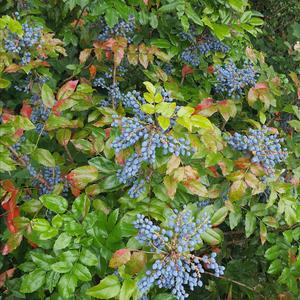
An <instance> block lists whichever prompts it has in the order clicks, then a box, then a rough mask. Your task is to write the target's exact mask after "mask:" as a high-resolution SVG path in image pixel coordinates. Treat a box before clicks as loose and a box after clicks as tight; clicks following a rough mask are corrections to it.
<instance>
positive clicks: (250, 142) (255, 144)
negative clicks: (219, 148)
mask: <svg viewBox="0 0 300 300" xmlns="http://www.w3.org/2000/svg"><path fill="white" fill-rule="evenodd" d="M227 141H228V144H229V145H230V146H231V147H232V148H234V149H236V150H239V151H250V152H251V153H252V159H251V160H252V162H254V163H260V164H261V165H262V166H263V167H264V169H265V170H266V172H267V174H272V173H274V168H275V165H276V164H277V163H280V162H282V161H283V160H285V159H286V158H287V155H288V153H287V149H286V148H283V149H282V147H281V144H280V143H282V142H284V139H282V138H281V139H280V138H278V134H277V133H276V134H272V133H271V129H270V128H268V127H266V126H263V128H262V129H249V134H248V135H242V134H240V133H237V132H236V133H235V134H234V135H233V136H231V137H229V138H228V139H227Z"/></svg>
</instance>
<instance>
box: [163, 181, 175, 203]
mask: <svg viewBox="0 0 300 300" xmlns="http://www.w3.org/2000/svg"><path fill="white" fill-rule="evenodd" d="M164 185H165V187H166V189H167V194H168V196H169V197H170V198H171V199H173V198H174V196H175V194H176V190H177V185H178V184H177V182H176V181H175V179H174V178H173V177H171V176H165V178H164Z"/></svg>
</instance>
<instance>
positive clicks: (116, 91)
mask: <svg viewBox="0 0 300 300" xmlns="http://www.w3.org/2000/svg"><path fill="white" fill-rule="evenodd" d="M126 72H127V68H126V67H125V66H119V67H118V68H117V74H118V75H119V76H124V75H125V73H126ZM112 74H113V71H112V68H110V69H109V70H108V72H105V73H104V75H103V77H98V78H96V79H94V82H93V85H94V86H95V87H99V88H101V89H103V90H107V98H106V99H104V100H102V101H101V102H100V106H103V107H111V106H112V104H113V103H114V104H115V106H117V105H118V104H119V103H120V101H121V99H122V97H123V96H124V95H123V94H122V93H121V90H120V86H119V83H118V82H116V83H112V84H109V83H108V82H107V81H108V80H110V81H111V80H112Z"/></svg>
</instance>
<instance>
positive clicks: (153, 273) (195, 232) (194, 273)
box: [134, 209, 225, 300]
mask: <svg viewBox="0 0 300 300" xmlns="http://www.w3.org/2000/svg"><path fill="white" fill-rule="evenodd" d="M134 226H135V228H136V229H138V235H137V240H138V241H139V242H140V243H141V244H143V245H144V246H147V247H150V250H151V251H153V252H154V253H155V255H156V257H157V258H156V260H155V261H154V263H153V265H152V268H151V270H148V271H146V275H145V277H143V278H142V279H141V280H140V281H139V283H138V287H139V290H140V292H141V294H144V293H146V292H147V291H148V290H149V289H150V288H151V286H152V285H156V286H158V287H159V288H166V289H170V290H171V292H172V294H173V295H174V296H175V297H176V299H178V300H183V299H185V298H187V297H188V296H189V295H188V293H187V292H186V290H185V287H184V286H185V285H188V286H189V289H190V290H194V288H195V287H197V286H199V287H201V286H202V285H203V282H202V280H201V279H202V275H201V274H203V273H204V272H205V271H204V268H205V269H211V270H214V272H215V276H217V277H218V276H220V275H223V274H224V270H225V268H224V267H223V266H220V265H218V264H217V262H216V259H215V258H216V253H214V252H212V253H211V255H210V257H209V256H207V255H204V256H202V257H198V256H196V255H194V254H192V252H193V251H194V250H195V247H196V246H197V245H199V244H201V243H202V239H201V234H203V233H205V232H206V230H207V229H208V228H210V227H211V225H210V221H209V217H208V216H207V214H206V213H203V216H202V218H199V219H198V218H195V217H194V216H193V214H192V212H191V211H190V210H188V209H185V210H183V211H182V212H180V213H179V212H178V211H177V210H174V214H173V215H172V216H171V217H170V219H169V221H168V225H167V227H166V228H162V227H160V226H157V225H155V224H154V223H153V222H152V221H151V220H149V219H148V218H146V217H145V216H143V215H138V216H137V220H136V221H135V223H134Z"/></svg>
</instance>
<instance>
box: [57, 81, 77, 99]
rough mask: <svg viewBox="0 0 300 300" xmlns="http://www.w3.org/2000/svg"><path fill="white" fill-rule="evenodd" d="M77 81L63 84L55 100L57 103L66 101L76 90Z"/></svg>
mask: <svg viewBox="0 0 300 300" xmlns="http://www.w3.org/2000/svg"><path fill="white" fill-rule="evenodd" d="M78 82H79V80H70V81H68V82H67V83H65V84H64V85H63V86H62V87H61V88H60V89H59V91H58V92H57V95H56V99H57V100H58V101H62V100H66V99H68V98H69V97H70V96H71V95H72V94H73V93H74V91H75V90H76V87H77V84H78Z"/></svg>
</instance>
